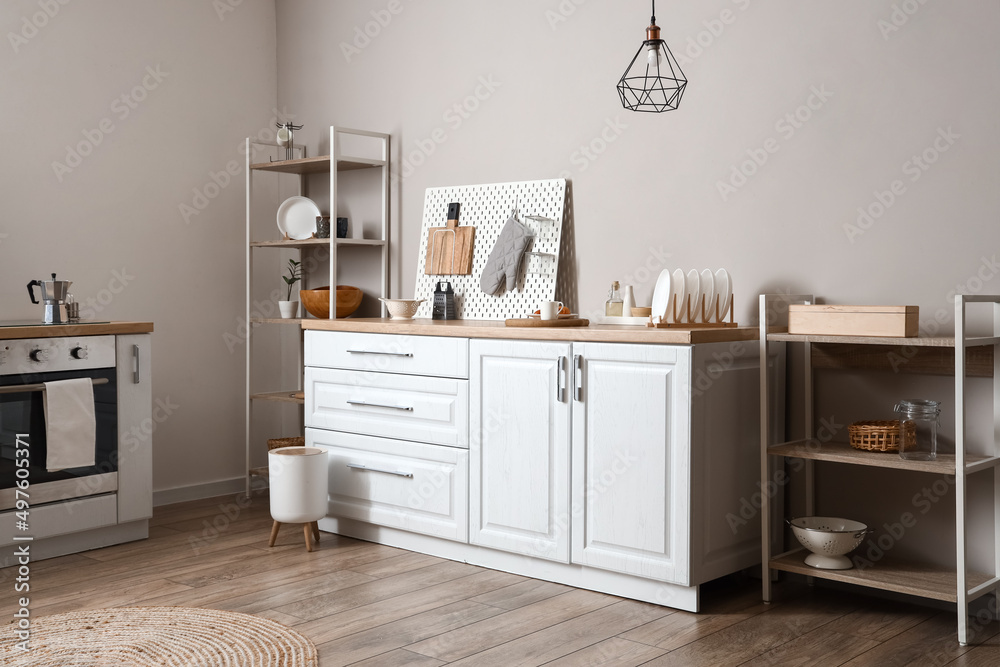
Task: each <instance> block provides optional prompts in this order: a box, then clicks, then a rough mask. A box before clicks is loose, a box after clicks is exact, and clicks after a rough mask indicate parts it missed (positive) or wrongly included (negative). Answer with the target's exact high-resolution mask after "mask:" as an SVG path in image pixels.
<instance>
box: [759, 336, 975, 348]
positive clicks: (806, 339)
mask: <svg viewBox="0 0 1000 667" xmlns="http://www.w3.org/2000/svg"><path fill="white" fill-rule="evenodd" d="M767 339H768V340H770V341H776V342H784V343H855V344H859V345H909V346H913V347H955V339H954V338H947V337H936V338H932V337H928V336H915V337H913V338H894V337H892V336H829V335H817V334H790V333H768V334H767ZM977 344H978V345H982V344H983V343H977Z"/></svg>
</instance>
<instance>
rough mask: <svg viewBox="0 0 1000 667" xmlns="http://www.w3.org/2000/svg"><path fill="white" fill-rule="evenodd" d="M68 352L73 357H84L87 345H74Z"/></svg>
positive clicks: (85, 356)
mask: <svg viewBox="0 0 1000 667" xmlns="http://www.w3.org/2000/svg"><path fill="white" fill-rule="evenodd" d="M69 354H70V356H71V357H73V358H74V359H86V358H87V346H86V345H79V346H77V347H74V348H73V349H72V350H70V352H69Z"/></svg>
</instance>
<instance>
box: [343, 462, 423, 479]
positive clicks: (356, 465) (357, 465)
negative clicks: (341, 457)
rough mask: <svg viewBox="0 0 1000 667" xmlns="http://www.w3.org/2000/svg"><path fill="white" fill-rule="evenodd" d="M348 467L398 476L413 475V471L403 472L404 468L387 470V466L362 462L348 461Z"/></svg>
mask: <svg viewBox="0 0 1000 667" xmlns="http://www.w3.org/2000/svg"><path fill="white" fill-rule="evenodd" d="M347 467H348V468H353V469H354V470H367V471H368V472H381V473H385V474H386V475H396V476H397V477H410V478H412V477H413V473H412V472H403V471H402V470H386V469H385V468H369V467H368V466H363V465H361V464H360V463H348V464H347Z"/></svg>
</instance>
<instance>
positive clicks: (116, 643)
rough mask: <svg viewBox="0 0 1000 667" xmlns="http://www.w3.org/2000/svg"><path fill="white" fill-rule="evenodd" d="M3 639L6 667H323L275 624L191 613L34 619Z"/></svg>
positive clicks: (0, 654)
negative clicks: (23, 632)
mask: <svg viewBox="0 0 1000 667" xmlns="http://www.w3.org/2000/svg"><path fill="white" fill-rule="evenodd" d="M29 620H30V627H29V630H30V633H31V634H30V637H29V638H28V643H27V645H26V647H27V649H28V650H27V651H25V650H23V648H22V647H19V646H18V644H19V643H20V642H21V641H23V637H18V635H17V630H18V628H17V622H16V621H15V622H14V623H10V624H8V625H7V626H6V627H5V628H3V632H2V633H0V664H2V665H4V666H5V667H100V666H103V665H115V666H122V667H133V666H134V667H164V666H165V665H166V666H174V665H176V666H177V667H230V666H231V667H316V666H317V665H318V660H317V657H316V647H315V646H314V645H313V643H312V642H311V641H309V640H308V639H307V638H305V637H303V636H302V635H301V634H299V633H298V632H296V631H294V630H292V629H291V628H289V627H286V626H284V625H282V624H280V623H278V622H276V621H272V620H269V619H266V618H260V617H258V616H251V615H249V614H237V613H235V612H231V611H217V610H215V609H195V608H190V607H119V608H116V609H94V610H90V611H75V612H71V613H68V614H57V615H54V616H40V617H37V618H34V617H32V618H30V619H29Z"/></svg>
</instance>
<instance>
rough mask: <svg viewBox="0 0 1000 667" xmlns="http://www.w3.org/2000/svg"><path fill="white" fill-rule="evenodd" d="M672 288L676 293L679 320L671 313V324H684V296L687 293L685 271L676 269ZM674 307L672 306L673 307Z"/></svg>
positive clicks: (675, 300) (671, 282)
mask: <svg viewBox="0 0 1000 667" xmlns="http://www.w3.org/2000/svg"><path fill="white" fill-rule="evenodd" d="M670 286H671V287H673V291H674V294H673V296H674V303H675V304H677V318H676V319H675V318H674V313H673V312H672V311H671V313H670V321H671V322H683V321H684V296H685V294H686V292H685V291H684V269H675V270H674V275H673V278H672V279H671V281H670ZM671 307H672V306H671Z"/></svg>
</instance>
